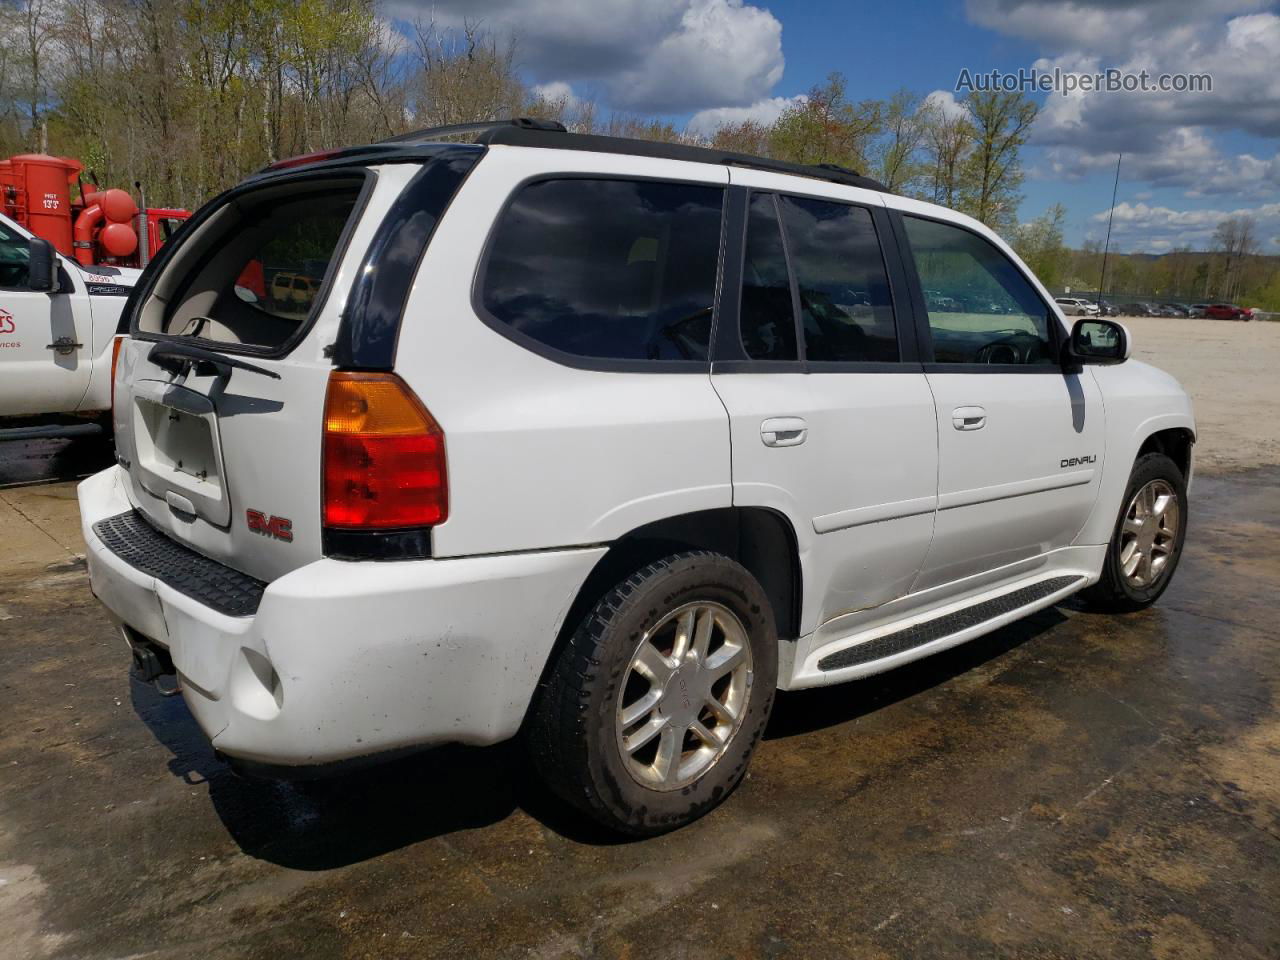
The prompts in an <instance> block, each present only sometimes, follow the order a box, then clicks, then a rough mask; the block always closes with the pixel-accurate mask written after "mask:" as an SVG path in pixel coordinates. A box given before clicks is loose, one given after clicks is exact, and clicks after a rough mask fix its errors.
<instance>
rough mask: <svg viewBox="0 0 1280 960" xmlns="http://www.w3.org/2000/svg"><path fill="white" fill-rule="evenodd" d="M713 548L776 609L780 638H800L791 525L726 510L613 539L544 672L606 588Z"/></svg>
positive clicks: (771, 516) (757, 513) (762, 511)
mask: <svg viewBox="0 0 1280 960" xmlns="http://www.w3.org/2000/svg"><path fill="white" fill-rule="evenodd" d="M690 550H710V551H712V552H714V553H719V554H723V555H724V556H726V557H729V558H730V559H731V560H735V561H737V562H738V563H740V564H742V566H744V567H745V568H746V569H747V571H748V572H749V573H750V574H751V575H752V576H753V577H755V578H756V580H757V581H759V583H760V585H761V587H762V588H763V589H764V592H765V595H766V596H767V597H768V598H769V603H770V605H771V606H772V607H773V615H774V622H775V624H776V627H777V635H778V639H779V640H794V639H796V637H798V636H799V629H800V611H801V603H802V600H803V596H802V589H803V588H802V577H801V569H800V550H799V545H798V541H797V539H796V533H795V529H794V528H793V527H792V525H791V521H790V520H788V519H787V518H786V517H785V516H783V515H782V514H780V513H778V512H777V511H775V510H770V509H767V508H764V507H722V508H717V509H712V510H699V511H696V512H693V513H685V514H678V515H676V516H672V517H666V518H664V519H662V520H655V521H653V522H651V523H647V524H644V525H643V526H640V527H637V528H636V529H634V530H631V531H630V532H628V533H626V534H624V535H623V536H621V537H619V538H618V539H616V540H614V541H613V543H612V544H610V546H609V550H608V552H607V553H605V555H604V556H603V557H601V558H600V559H599V560H598V561H596V564H595V566H594V567H593V568H592V569H591V572H590V573H589V574H588V575H587V578H586V579H585V580H584V581H583V583H582V585H581V586H580V587H579V588H578V592H577V594H576V596H575V597H574V599H573V602H572V603H571V604H570V605H569V609H568V612H567V614H566V615H565V618H564V620H563V621H562V623H561V625H560V630H559V633H558V635H557V637H556V642H555V644H554V646H553V647H552V649H551V651H550V653H549V655H548V657H547V664H546V666H544V669H543V681H544V682H545V679H546V672H547V670H549V669H550V666H551V664H554V663H555V661H556V659H557V657H558V656H559V653H560V650H561V649H562V648H563V647H564V645H565V643H567V642H568V639H569V638H570V637H571V636H572V635H573V632H574V631H575V630H576V629H577V627H578V624H579V623H580V622H581V620H582V618H583V617H584V616H585V615H586V614H587V613H588V612H589V611H590V610H591V608H592V607H593V606H594V605H595V603H596V601H597V600H599V599H600V597H601V596H602V595H603V594H604V592H605V591H606V590H608V589H609V588H611V587H613V586H614V585H615V584H617V583H618V582H620V581H621V580H623V579H625V578H626V577H628V576H630V575H631V574H632V573H634V572H635V571H637V570H639V569H641V568H642V567H644V566H645V565H647V564H650V563H653V562H655V561H657V560H660V559H662V558H664V557H668V556H671V555H672V554H676V553H685V552H688V551H690Z"/></svg>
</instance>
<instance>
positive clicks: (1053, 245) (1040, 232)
mask: <svg viewBox="0 0 1280 960" xmlns="http://www.w3.org/2000/svg"><path fill="white" fill-rule="evenodd" d="M1066 218H1067V211H1066V208H1065V207H1063V206H1062V204H1060V203H1055V204H1054V205H1053V206H1052V207H1050V208H1049V209H1048V210H1046V211H1045V212H1044V213H1042V214H1041V215H1040V216H1038V217H1036V218H1035V219H1034V220H1032V221H1031V222H1030V223H1024V224H1022V225H1020V226H1019V227H1018V228H1017V230H1015V231H1014V234H1013V244H1012V246H1013V249H1014V250H1016V251H1017V253H1018V256H1019V257H1021V258H1022V262H1023V263H1025V264H1026V265H1027V266H1028V267H1030V268H1031V270H1032V272H1033V273H1035V275H1036V276H1037V277H1039V278H1040V282H1041V283H1043V284H1044V285H1045V286H1046V287H1049V288H1050V289H1057V288H1058V286H1059V285H1060V284H1061V283H1062V279H1063V276H1064V275H1065V273H1066V269H1067V250H1066V247H1065V246H1064V244H1063V242H1062V225H1063V223H1064V222H1065V220H1066Z"/></svg>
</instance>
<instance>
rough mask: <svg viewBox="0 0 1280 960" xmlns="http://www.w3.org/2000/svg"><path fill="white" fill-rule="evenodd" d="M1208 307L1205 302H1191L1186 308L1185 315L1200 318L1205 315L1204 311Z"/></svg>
mask: <svg viewBox="0 0 1280 960" xmlns="http://www.w3.org/2000/svg"><path fill="white" fill-rule="evenodd" d="M1208 309H1209V304H1207V303H1193V304H1191V306H1190V307H1189V308H1188V309H1187V315H1188V316H1190V317H1195V318H1202V317H1204V315H1205V311H1206V310H1208Z"/></svg>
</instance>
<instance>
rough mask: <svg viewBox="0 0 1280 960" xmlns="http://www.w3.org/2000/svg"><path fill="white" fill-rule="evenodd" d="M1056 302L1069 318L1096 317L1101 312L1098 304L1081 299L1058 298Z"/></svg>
mask: <svg viewBox="0 0 1280 960" xmlns="http://www.w3.org/2000/svg"><path fill="white" fill-rule="evenodd" d="M1054 302H1055V303H1057V305H1058V306H1059V307H1061V308H1062V312H1063V314H1064V315H1065V316H1068V317H1096V316H1097V315H1098V313H1099V312H1100V311H1099V309H1098V305H1097V304H1096V303H1090V302H1089V301H1088V300H1082V299H1081V298H1079V297H1058V299H1057V300H1055V301H1054Z"/></svg>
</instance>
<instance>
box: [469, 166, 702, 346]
mask: <svg viewBox="0 0 1280 960" xmlns="http://www.w3.org/2000/svg"><path fill="white" fill-rule="evenodd" d="M723 203H724V190H723V189H722V188H719V187H713V186H701V185H696V184H684V183H663V182H656V181H642V180H600V179H556V180H544V181H538V182H535V183H531V184H528V185H526V186H525V187H524V188H522V189H521V190H520V192H519V193H518V194H517V195H516V197H515V199H514V200H512V202H511V203H510V205H509V206H508V207H507V209H506V211H505V212H504V213H503V215H502V218H501V219H500V220H499V222H498V226H497V229H496V231H495V233H494V238H493V241H492V244H491V247H490V252H489V258H488V261H487V263H486V266H485V270H484V276H483V278H482V280H481V303H482V305H483V307H484V309H485V310H486V311H487V312H488V314H489V315H490V317H491V318H492V319H493V320H496V321H497V322H498V323H500V324H502V325H504V326H506V327H508V328H509V329H510V330H512V331H514V332H516V333H518V334H521V335H523V336H525V337H529V338H531V339H532V340H534V341H536V342H537V343H540V344H543V345H545V346H547V347H551V348H553V349H555V350H558V351H562V352H564V353H568V354H573V355H574V356H578V357H592V358H600V359H608V360H633V361H706V359H707V356H708V348H709V345H710V341H711V314H712V309H713V307H714V306H715V287H716V271H717V265H718V261H719V254H720V217H721V208H722V206H723Z"/></svg>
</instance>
